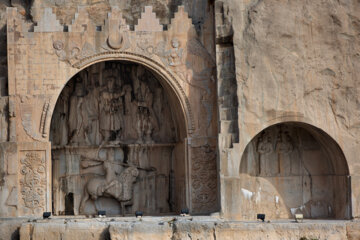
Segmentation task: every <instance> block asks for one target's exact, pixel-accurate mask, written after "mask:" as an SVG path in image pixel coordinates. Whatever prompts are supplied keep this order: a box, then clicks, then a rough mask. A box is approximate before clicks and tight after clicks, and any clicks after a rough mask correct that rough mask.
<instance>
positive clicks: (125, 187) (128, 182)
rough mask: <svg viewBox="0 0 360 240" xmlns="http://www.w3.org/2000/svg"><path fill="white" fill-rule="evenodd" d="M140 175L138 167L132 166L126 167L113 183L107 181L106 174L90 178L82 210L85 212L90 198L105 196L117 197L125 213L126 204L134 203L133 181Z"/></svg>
mask: <svg viewBox="0 0 360 240" xmlns="http://www.w3.org/2000/svg"><path fill="white" fill-rule="evenodd" d="M138 175H139V171H138V169H137V168H136V167H133V166H131V167H128V168H126V169H125V170H124V171H123V172H122V173H121V174H120V175H119V176H118V177H117V178H116V179H113V180H112V181H111V183H107V182H106V176H103V177H94V178H92V179H90V180H89V181H88V182H87V183H86V185H85V188H84V194H83V196H82V199H81V204H80V212H82V213H83V212H84V208H85V203H86V201H87V200H88V199H89V198H91V199H92V200H94V201H95V200H96V199H98V198H99V197H102V196H104V197H112V198H115V199H116V200H117V201H118V202H119V203H120V204H121V211H122V214H123V215H124V214H125V206H127V205H131V204H132V192H133V183H134V182H135V181H136V178H137V176H138ZM95 208H96V204H95ZM96 210H97V209H96Z"/></svg>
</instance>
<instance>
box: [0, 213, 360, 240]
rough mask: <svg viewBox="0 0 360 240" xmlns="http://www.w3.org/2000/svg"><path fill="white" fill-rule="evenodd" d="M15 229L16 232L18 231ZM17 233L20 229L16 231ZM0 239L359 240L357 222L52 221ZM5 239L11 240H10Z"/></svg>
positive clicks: (8, 229)
mask: <svg viewBox="0 0 360 240" xmlns="http://www.w3.org/2000/svg"><path fill="white" fill-rule="evenodd" d="M20 225H21V227H20ZM19 227H20V228H19ZM0 230H1V233H3V234H2V235H1V237H0V239H18V238H17V237H16V236H20V239H21V240H22V239H33V240H39V239H64V240H67V239H104V240H105V239H134V240H140V239H149V240H151V239H162V240H170V239H172V240H174V239H175V240H184V239H189V240H190V239H204V240H205V239H207V240H216V239H224V240H227V239H229V240H230V239H240V240H242V239H244V240H245V239H255V240H257V239H259V240H260V239H266V240H276V239H289V240H299V239H318V240H325V239H327V240H329V239H330V240H335V239H336V240H337V239H344V240H346V239H349V240H352V239H359V234H360V228H359V222H357V221H354V222H352V221H324V220H316V221H314V220H312V221H309V220H305V221H304V222H303V223H295V222H290V221H278V222H277V221H275V222H271V223H262V222H236V221H232V222H229V221H224V220H221V219H217V218H211V217H143V218H142V219H141V220H140V219H136V218H134V217H131V218H96V219H93V220H89V219H70V218H68V219H66V220H65V219H52V220H34V221H32V222H23V223H21V221H19V220H18V221H10V220H7V221H6V222H5V223H4V222H2V223H1V224H0ZM11 235H12V236H13V237H11Z"/></svg>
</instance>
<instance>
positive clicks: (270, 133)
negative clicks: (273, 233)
mask: <svg viewBox="0 0 360 240" xmlns="http://www.w3.org/2000/svg"><path fill="white" fill-rule="evenodd" d="M240 178H241V194H242V202H241V203H242V204H241V209H242V211H241V212H242V215H243V218H245V219H253V218H254V216H256V214H257V213H265V214H266V216H267V218H270V219H286V218H294V215H295V214H303V215H304V218H312V219H347V218H350V215H351V213H350V182H349V171H348V166H347V163H346V159H345V156H344V154H343V152H342V150H341V149H340V147H339V146H338V144H337V143H336V142H335V141H334V140H333V139H332V138H331V137H330V136H329V135H328V134H326V133H325V132H323V131H322V130H320V129H318V128H315V127H313V126H311V125H308V124H303V123H295V122H288V123H281V124H277V125H273V126H271V127H268V128H266V129H265V130H263V131H262V132H260V133H259V134H258V135H257V136H255V137H254V138H253V140H252V141H251V142H250V143H249V144H248V145H247V147H246V149H245V151H244V154H243V156H242V159H241V164H240Z"/></svg>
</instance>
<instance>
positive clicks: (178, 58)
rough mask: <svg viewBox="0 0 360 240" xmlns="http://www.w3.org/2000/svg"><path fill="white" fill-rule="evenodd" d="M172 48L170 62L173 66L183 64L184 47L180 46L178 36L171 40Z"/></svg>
mask: <svg viewBox="0 0 360 240" xmlns="http://www.w3.org/2000/svg"><path fill="white" fill-rule="evenodd" d="M171 47H172V48H171V49H170V51H169V54H168V62H169V65H170V66H172V67H176V66H180V65H182V64H183V63H182V55H183V49H181V48H180V42H179V40H178V39H177V38H173V39H172V40H171Z"/></svg>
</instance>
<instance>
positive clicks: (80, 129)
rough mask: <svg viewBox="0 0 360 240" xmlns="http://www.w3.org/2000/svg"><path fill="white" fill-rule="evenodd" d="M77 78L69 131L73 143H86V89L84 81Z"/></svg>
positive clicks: (71, 105)
mask: <svg viewBox="0 0 360 240" xmlns="http://www.w3.org/2000/svg"><path fill="white" fill-rule="evenodd" d="M79 80H80V78H78V79H77V81H76V83H75V91H74V93H73V95H72V96H71V97H70V110H69V132H70V143H71V144H85V143H86V141H85V126H84V115H85V111H84V106H83V105H84V95H85V89H84V86H83V84H82V82H80V81H79Z"/></svg>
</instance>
